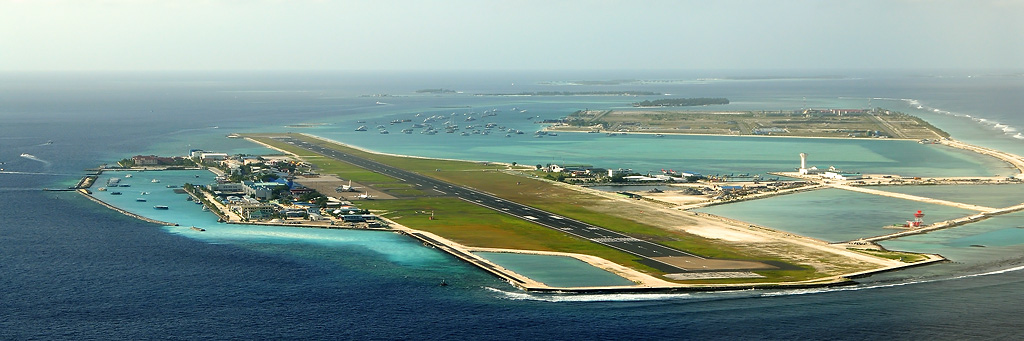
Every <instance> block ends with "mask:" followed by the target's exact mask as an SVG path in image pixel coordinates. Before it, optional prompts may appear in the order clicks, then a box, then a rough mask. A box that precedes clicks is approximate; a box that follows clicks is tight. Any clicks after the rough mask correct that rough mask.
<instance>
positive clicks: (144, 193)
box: [139, 192, 149, 195]
mask: <svg viewBox="0 0 1024 341" xmlns="http://www.w3.org/2000/svg"><path fill="white" fill-rule="evenodd" d="M139 195H149V192H142V193H139Z"/></svg>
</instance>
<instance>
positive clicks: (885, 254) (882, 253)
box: [850, 248, 928, 263]
mask: <svg viewBox="0 0 1024 341" xmlns="http://www.w3.org/2000/svg"><path fill="white" fill-rule="evenodd" d="M850 250H853V251H857V252H860V253H866V254H869V255H872V256H875V257H882V258H886V259H895V260H898V261H901V262H904V263H917V262H920V261H923V260H925V259H928V256H925V255H922V254H919V253H911V252H901V251H889V250H874V249H854V248H850Z"/></svg>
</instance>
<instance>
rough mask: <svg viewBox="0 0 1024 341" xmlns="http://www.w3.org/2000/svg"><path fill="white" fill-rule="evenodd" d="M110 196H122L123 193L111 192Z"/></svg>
mask: <svg viewBox="0 0 1024 341" xmlns="http://www.w3.org/2000/svg"><path fill="white" fill-rule="evenodd" d="M110 195H121V192H110Z"/></svg>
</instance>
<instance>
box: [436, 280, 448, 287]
mask: <svg viewBox="0 0 1024 341" xmlns="http://www.w3.org/2000/svg"><path fill="white" fill-rule="evenodd" d="M438 286H442V287H446V286H448V282H446V281H445V280H444V279H441V284H438Z"/></svg>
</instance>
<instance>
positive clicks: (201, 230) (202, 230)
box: [190, 226, 206, 232]
mask: <svg viewBox="0 0 1024 341" xmlns="http://www.w3.org/2000/svg"><path fill="white" fill-rule="evenodd" d="M190 229H192V230H195V231H199V232H206V229H204V228H202V227H195V226H192V227H190Z"/></svg>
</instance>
